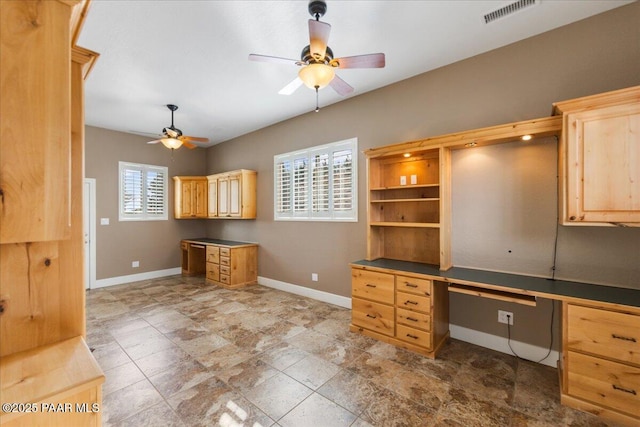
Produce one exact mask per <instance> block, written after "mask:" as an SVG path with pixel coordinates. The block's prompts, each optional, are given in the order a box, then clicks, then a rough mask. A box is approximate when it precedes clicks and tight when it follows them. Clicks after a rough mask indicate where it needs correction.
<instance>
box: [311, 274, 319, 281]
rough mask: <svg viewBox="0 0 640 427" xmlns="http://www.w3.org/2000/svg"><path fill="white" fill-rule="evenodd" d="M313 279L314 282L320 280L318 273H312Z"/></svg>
mask: <svg viewBox="0 0 640 427" xmlns="http://www.w3.org/2000/svg"><path fill="white" fill-rule="evenodd" d="M311 280H312V281H314V282H317V281H318V273H311Z"/></svg>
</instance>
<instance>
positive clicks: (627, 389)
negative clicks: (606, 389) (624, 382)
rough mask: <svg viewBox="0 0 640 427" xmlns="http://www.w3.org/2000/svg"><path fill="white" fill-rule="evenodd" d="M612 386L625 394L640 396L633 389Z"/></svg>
mask: <svg viewBox="0 0 640 427" xmlns="http://www.w3.org/2000/svg"><path fill="white" fill-rule="evenodd" d="M612 386H613V389H614V390H618V391H624V392H625V393H629V394H633V395H634V396H636V395H637V394H638V393H636V391H635V390H633V389H629V388H624V387H618V386H617V385H615V384H612Z"/></svg>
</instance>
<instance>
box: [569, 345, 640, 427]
mask: <svg viewBox="0 0 640 427" xmlns="http://www.w3.org/2000/svg"><path fill="white" fill-rule="evenodd" d="M568 363H569V366H570V367H571V369H570V370H569V373H568V392H569V394H570V395H573V396H576V397H579V398H582V399H586V400H588V401H590V402H594V403H596V404H599V405H602V406H605V407H609V408H613V409H616V410H619V411H622V412H624V413H627V414H629V415H632V416H634V417H640V368H637V367H631V366H628V365H625V364H621V363H616V362H612V361H609V360H604V359H600V358H597V357H592V356H588V355H585V354H580V353H575V352H573V351H569V352H568Z"/></svg>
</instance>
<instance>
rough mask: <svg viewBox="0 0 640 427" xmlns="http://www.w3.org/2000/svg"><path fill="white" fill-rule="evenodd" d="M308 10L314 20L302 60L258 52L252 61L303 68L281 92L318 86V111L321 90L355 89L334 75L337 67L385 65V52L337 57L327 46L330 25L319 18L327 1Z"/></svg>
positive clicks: (316, 0) (344, 91) (315, 2)
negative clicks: (329, 87) (327, 87)
mask: <svg viewBox="0 0 640 427" xmlns="http://www.w3.org/2000/svg"><path fill="white" fill-rule="evenodd" d="M308 9H309V13H310V14H311V16H312V17H314V18H315V20H314V19H310V20H309V44H308V45H307V46H305V47H304V49H302V54H301V55H300V59H299V60H296V59H287V58H280V57H276V56H267V55H258V54H255V53H252V54H250V55H249V60H251V61H261V62H275V63H285V64H295V65H297V66H299V67H302V68H301V69H300V71H299V72H298V77H296V78H295V80H293V81H292V82H291V83H289V84H288V85H286V86H285V87H284V88H282V89H281V90H280V92H278V93H279V94H281V95H291V94H292V93H293V92H295V91H296V89H298V88H299V87H300V86H302V85H303V84H304V85H305V86H307V87H309V88H311V89H315V91H316V110H315V111H318V110H319V108H318V105H317V100H318V90H319V89H322V88H324V87H326V86H327V85H328V86H331V87H332V88H333V90H335V91H336V92H337V93H338V94H339V95H341V96H345V95H348V94H350V93H352V92H353V87H351V86H350V85H349V84H348V83H347V82H345V81H344V80H342V79H341V78H340V77H339V76H337V75H336V74H335V70H334V69H335V68H383V67H384V66H385V57H384V53H372V54H367V55H357V56H346V57H342V58H334V57H333V51H332V50H331V48H330V47H329V46H327V42H328V40H329V33H330V32H331V25H329V24H327V23H326V22H322V21H320V17H321V16H323V15H324V14H325V13H326V12H327V3H326V2H325V1H324V0H311V1H310V2H309V6H308Z"/></svg>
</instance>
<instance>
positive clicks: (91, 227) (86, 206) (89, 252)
mask: <svg viewBox="0 0 640 427" xmlns="http://www.w3.org/2000/svg"><path fill="white" fill-rule="evenodd" d="M82 200H83V214H82V224H83V234H84V287H85V289H92V288H94V287H95V284H96V180H95V178H85V179H84V186H83V191H82Z"/></svg>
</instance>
